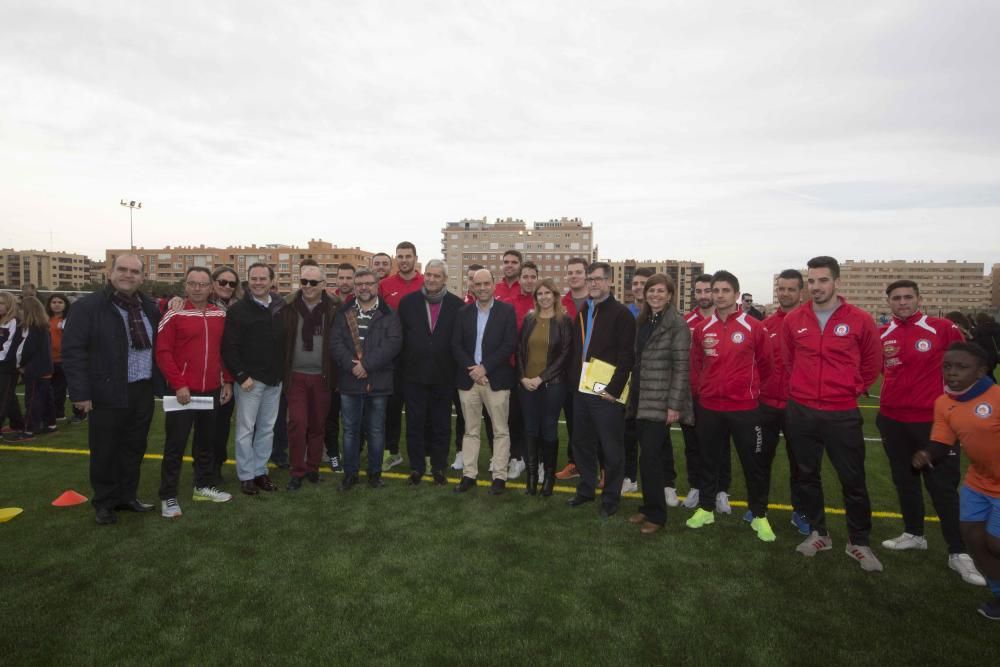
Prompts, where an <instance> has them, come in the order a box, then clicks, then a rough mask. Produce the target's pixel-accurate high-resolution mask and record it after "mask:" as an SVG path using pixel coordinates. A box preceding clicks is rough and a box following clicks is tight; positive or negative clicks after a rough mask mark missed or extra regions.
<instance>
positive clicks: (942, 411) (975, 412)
mask: <svg viewBox="0 0 1000 667" xmlns="http://www.w3.org/2000/svg"><path fill="white" fill-rule="evenodd" d="M931 440H933V441H934V442H940V443H941V444H942V445H954V444H955V441H956V440H957V441H961V443H962V449H964V450H965V453H966V454H968V456H969V461H970V465H969V469H968V471H967V472H966V473H965V483H966V484H967V485H968V487H969V488H970V489H973V490H974V491H978V492H979V493H983V494H986V495H987V496H992V497H994V498H1000V387H998V386H997V385H993V386H992V387H990V388H989V389H987V390H986V391H985V392H983V393H982V394H980V395H979V396H976V397H975V398H973V399H972V400H970V401H961V402H960V401H956V400H955V399H954V398H952V397H951V396H949V395H947V394H944V395H942V396H939V397H938V399H937V402H935V403H934V429H933V430H932V431H931Z"/></svg>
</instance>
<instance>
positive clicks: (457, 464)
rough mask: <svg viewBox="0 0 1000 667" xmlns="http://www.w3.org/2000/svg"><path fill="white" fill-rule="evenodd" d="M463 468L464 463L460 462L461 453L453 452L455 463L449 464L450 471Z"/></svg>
mask: <svg viewBox="0 0 1000 667" xmlns="http://www.w3.org/2000/svg"><path fill="white" fill-rule="evenodd" d="M464 468H465V462H464V461H462V452H455V462H454V463H452V464H451V469H452V470H462V469H464Z"/></svg>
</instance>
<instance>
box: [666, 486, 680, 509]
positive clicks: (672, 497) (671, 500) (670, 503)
mask: <svg viewBox="0 0 1000 667" xmlns="http://www.w3.org/2000/svg"><path fill="white" fill-rule="evenodd" d="M663 497H664V498H666V500H667V507H677V506H678V505H679V504H680V501H679V500H677V489H675V488H674V487H672V486H665V487H663Z"/></svg>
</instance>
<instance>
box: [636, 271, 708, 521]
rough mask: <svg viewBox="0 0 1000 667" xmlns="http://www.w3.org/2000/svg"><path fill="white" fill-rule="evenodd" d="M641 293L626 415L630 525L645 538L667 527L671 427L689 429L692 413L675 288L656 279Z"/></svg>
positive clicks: (685, 333)
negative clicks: (637, 490)
mask: <svg viewBox="0 0 1000 667" xmlns="http://www.w3.org/2000/svg"><path fill="white" fill-rule="evenodd" d="M643 293H644V295H645V302H644V303H643V305H642V311H641V312H640V313H639V318H638V320H637V321H636V326H637V327H638V329H637V331H636V336H635V368H634V369H633V371H632V392H631V394H630V396H629V410H628V411H629V413H632V414H634V415H635V425H636V426H635V427H636V435H637V436H638V439H639V451H640V455H639V474H640V475H641V476H642V506H641V507H640V508H639V513H638V514H635V515H633V516H632V517H630V518H629V522H630V523H633V524H637V525H639V526H640V531H641V532H642V533H643V534H646V535H648V534H652V533H655V532H657V531H658V530H660V529H661V528H663V526H664V524H665V523H666V522H667V502H666V497H665V495H664V487H665V486H667V485H668V482H670V480H668V479H666V476H667V474H668V473H665V471H664V469H665V468H666V469H667V470H669V471H672V470H673V468H674V466H673V462H674V452H673V447H672V444H671V440H670V425H671V424H675V423H677V422H681V423H685V424H694V409H693V406H692V402H691V388H690V385H689V382H688V373H689V370H690V368H689V363H690V362H689V361H688V357H689V352H690V349H691V331H690V329H688V325H687V322H685V321H684V317H683V316H682V315H681V314H680V313H679V312H678V311H677V308H676V307H675V306H674V305H673V300H674V294H675V289H674V282H673V281H672V280H671V279H670V278H669V277H668V276H665V275H663V274H662V273H658V274H656V275H654V276H651V277H650V278H649V280H647V281H646V285H645V287H644V288H643ZM664 464H666V465H664Z"/></svg>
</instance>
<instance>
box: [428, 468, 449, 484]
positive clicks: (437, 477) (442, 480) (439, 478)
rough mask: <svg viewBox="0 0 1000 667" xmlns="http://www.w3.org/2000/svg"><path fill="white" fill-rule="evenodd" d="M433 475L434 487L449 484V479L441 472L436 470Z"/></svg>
mask: <svg viewBox="0 0 1000 667" xmlns="http://www.w3.org/2000/svg"><path fill="white" fill-rule="evenodd" d="M431 474H432V475H433V476H434V486H444V485H445V484H447V483H448V478H447V477H445V474H444V473H443V472H441V471H440V470H435V471H434V472H433V473H431Z"/></svg>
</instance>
